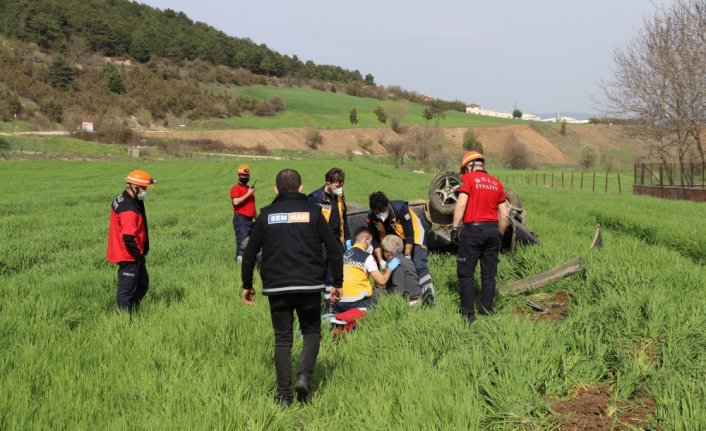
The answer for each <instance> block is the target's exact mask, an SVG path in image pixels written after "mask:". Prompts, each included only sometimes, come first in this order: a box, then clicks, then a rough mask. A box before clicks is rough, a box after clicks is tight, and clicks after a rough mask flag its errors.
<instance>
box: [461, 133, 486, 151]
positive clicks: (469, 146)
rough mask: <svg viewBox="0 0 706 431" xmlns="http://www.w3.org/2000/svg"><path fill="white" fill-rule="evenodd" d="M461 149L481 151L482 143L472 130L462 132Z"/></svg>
mask: <svg viewBox="0 0 706 431" xmlns="http://www.w3.org/2000/svg"><path fill="white" fill-rule="evenodd" d="M463 149H464V150H466V151H478V152H479V153H483V144H481V143H480V141H479V140H478V135H477V134H476V132H474V131H473V130H470V129H469V130H466V131H465V132H463Z"/></svg>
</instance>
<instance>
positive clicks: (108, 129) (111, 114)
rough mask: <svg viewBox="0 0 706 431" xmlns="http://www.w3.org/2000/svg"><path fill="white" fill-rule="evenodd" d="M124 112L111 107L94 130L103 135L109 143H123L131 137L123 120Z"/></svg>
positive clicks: (130, 132)
mask: <svg viewBox="0 0 706 431" xmlns="http://www.w3.org/2000/svg"><path fill="white" fill-rule="evenodd" d="M124 116H125V115H124V113H123V112H121V111H120V110H119V109H117V108H111V109H109V110H108V112H106V113H105V114H104V115H103V116H102V117H101V118H100V119H99V120H98V124H97V127H96V132H97V133H99V134H100V135H101V136H103V137H105V140H106V141H107V142H109V143H115V144H125V143H127V142H128V141H129V140H130V138H131V137H132V131H131V130H130V128H129V127H128V126H127V125H126V124H125V123H124V122H123V120H122V118H123V117H124Z"/></svg>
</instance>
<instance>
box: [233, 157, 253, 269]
mask: <svg viewBox="0 0 706 431" xmlns="http://www.w3.org/2000/svg"><path fill="white" fill-rule="evenodd" d="M248 181H250V166H248V165H240V166H238V183H237V184H236V185H234V186H233V187H232V188H231V189H230V200H231V203H232V204H233V230H234V231H235V260H236V261H237V262H238V263H240V262H242V261H243V248H242V244H243V241H244V240H245V238H247V237H249V236H250V232H251V231H252V225H253V220H255V217H256V216H257V211H256V210H255V186H254V185H252V186H248Z"/></svg>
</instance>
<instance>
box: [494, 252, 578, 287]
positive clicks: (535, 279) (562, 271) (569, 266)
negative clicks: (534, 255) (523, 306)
mask: <svg viewBox="0 0 706 431" xmlns="http://www.w3.org/2000/svg"><path fill="white" fill-rule="evenodd" d="M582 268H583V263H582V262H581V258H580V257H575V258H573V259H571V260H570V261H568V262H565V263H563V264H561V265H559V266H557V267H556V268H552V269H550V270H547V271H544V272H541V273H539V274H536V275H533V276H531V277H527V278H523V279H522V280H517V281H513V282H512V283H510V284H506V285H504V286H501V287H499V288H498V292H499V293H501V294H506V293H512V294H518V293H522V292H527V291H529V290H534V289H537V288H540V287H542V286H546V285H547V284H549V283H553V282H555V281H558V280H561V279H562V278H566V277H568V276H570V275H573V274H576V273H577V272H579V271H581V269H582Z"/></svg>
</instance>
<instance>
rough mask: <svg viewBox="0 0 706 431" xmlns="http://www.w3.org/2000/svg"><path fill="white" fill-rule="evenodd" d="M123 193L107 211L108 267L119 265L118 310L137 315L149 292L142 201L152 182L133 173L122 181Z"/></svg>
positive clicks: (152, 184)
mask: <svg viewBox="0 0 706 431" xmlns="http://www.w3.org/2000/svg"><path fill="white" fill-rule="evenodd" d="M125 180H126V182H127V187H126V188H125V191H123V193H122V194H121V195H120V196H118V197H117V198H115V200H114V201H113V204H112V206H111V208H110V226H109V228H108V250H107V253H106V256H107V258H108V261H109V262H111V263H117V264H118V290H117V293H116V295H115V299H116V302H117V304H118V308H120V309H122V310H127V311H129V312H131V313H132V312H133V311H137V309H138V308H139V307H140V301H142V298H144V296H145V294H146V293H147V289H149V282H150V279H149V275H148V274H147V266H146V265H145V257H146V256H147V253H148V252H149V250H150V240H149V233H148V231H147V214H146V213H145V204H144V202H143V199H144V198H145V196H146V195H147V188H149V187H154V183H155V180H154V178H152V177H151V176H150V174H148V173H147V172H145V171H142V170H139V169H137V170H134V171H132V172H130V173H129V174H128V176H127V178H126V179H125Z"/></svg>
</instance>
